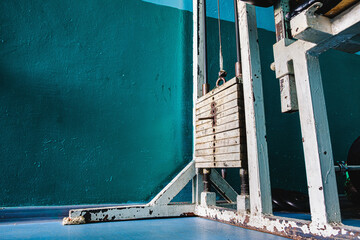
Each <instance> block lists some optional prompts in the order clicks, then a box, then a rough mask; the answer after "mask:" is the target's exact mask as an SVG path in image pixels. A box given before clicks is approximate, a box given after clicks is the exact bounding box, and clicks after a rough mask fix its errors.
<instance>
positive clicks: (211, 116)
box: [195, 78, 246, 168]
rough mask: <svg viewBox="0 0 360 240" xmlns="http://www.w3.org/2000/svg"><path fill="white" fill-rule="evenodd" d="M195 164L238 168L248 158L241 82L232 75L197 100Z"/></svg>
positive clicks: (208, 166) (200, 166)
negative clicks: (231, 77) (229, 78)
mask: <svg viewBox="0 0 360 240" xmlns="http://www.w3.org/2000/svg"><path fill="white" fill-rule="evenodd" d="M195 141H196V144H195V157H196V158H195V167H197V168H238V167H241V162H242V160H245V158H246V131H245V114H244V97H243V88H242V83H240V80H239V79H237V78H233V79H231V80H229V81H228V82H226V83H224V84H223V85H221V86H219V87H217V88H215V89H213V90H212V91H210V92H209V93H207V94H206V95H204V96H202V97H200V98H199V99H198V100H197V102H196V138H195Z"/></svg>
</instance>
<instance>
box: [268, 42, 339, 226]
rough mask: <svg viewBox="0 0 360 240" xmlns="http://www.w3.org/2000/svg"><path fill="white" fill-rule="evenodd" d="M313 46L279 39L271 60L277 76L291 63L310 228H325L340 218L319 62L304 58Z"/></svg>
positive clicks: (316, 59)
mask: <svg viewBox="0 0 360 240" xmlns="http://www.w3.org/2000/svg"><path fill="white" fill-rule="evenodd" d="M314 45H315V44H313V43H308V42H304V41H302V40H298V41H296V42H294V43H293V44H290V45H288V46H286V44H285V39H283V40H281V41H279V42H278V43H276V44H275V45H274V57H275V68H276V73H277V74H279V75H282V74H283V73H286V71H287V68H286V64H285V63H286V62H288V61H290V60H292V61H293V63H294V73H295V83H296V89H297V96H298V105H299V115H300V124H301V132H302V137H303V146H304V156H305V166H306V175H307V182H308V188H309V197H310V207H311V217H312V221H313V223H314V224H327V223H330V222H340V221H341V217H340V209H339V200H338V192H337V186H336V179H335V171H334V160H333V154H332V148H331V141H330V133H329V126H328V120H327V114H326V106H325V99H324V93H323V87H322V80H321V72H320V66H319V61H318V58H317V57H316V56H312V55H310V54H308V50H309V49H311V48H312V47H313V46H314ZM284 66H285V67H284ZM277 76H278V75H277Z"/></svg>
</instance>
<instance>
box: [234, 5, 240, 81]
mask: <svg viewBox="0 0 360 240" xmlns="http://www.w3.org/2000/svg"><path fill="white" fill-rule="evenodd" d="M234 13H235V38H236V59H237V62H236V63H235V76H236V77H241V76H242V70H241V46H240V34H239V17H238V7H237V0H234Z"/></svg>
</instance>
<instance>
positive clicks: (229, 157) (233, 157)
mask: <svg viewBox="0 0 360 240" xmlns="http://www.w3.org/2000/svg"><path fill="white" fill-rule="evenodd" d="M240 156H241V153H227V154H218V155H216V156H201V157H196V160H195V161H196V162H209V161H210V162H221V161H240Z"/></svg>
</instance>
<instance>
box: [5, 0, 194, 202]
mask: <svg viewBox="0 0 360 240" xmlns="http://www.w3.org/2000/svg"><path fill="white" fill-rule="evenodd" d="M189 21H191V17H190V14H189V13H188V12H183V11H180V10H177V9H172V8H168V7H159V6H156V5H153V4H149V3H144V2H141V1H140V0H131V1H129V0H116V1H103V0H83V1H70V0H65V1H64V0H61V1H60V0H50V1H40V0H38V1H37V0H32V1H28V0H12V1H0V24H1V25H0V129H1V134H0V166H1V167H0V206H23V205H64V204H89V203H94V204H95V203H123V202H128V201H132V202H138V201H145V200H147V199H149V198H150V196H152V195H154V194H155V193H157V192H158V191H159V190H160V189H161V188H162V186H163V185H165V184H166V183H167V182H168V181H169V180H170V179H171V178H172V177H173V176H174V174H176V173H177V171H179V170H180V169H181V168H182V167H183V166H184V165H185V164H186V163H187V162H189V161H190V160H191V157H192V155H191V148H192V127H191V121H192V120H191V115H192V102H191V97H189V96H191V94H192V85H191V84H192V70H191V58H192V52H191V49H188V47H189V46H188V44H190V46H191V39H192V36H191V31H188V30H187V29H186V28H187V27H189V26H190V27H191V22H189Z"/></svg>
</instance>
